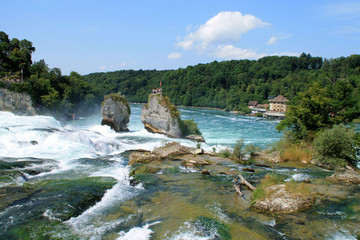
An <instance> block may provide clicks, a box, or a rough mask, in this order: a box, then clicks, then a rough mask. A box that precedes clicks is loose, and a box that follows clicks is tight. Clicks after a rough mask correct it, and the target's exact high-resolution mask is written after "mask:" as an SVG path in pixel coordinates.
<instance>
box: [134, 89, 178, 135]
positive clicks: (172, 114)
mask: <svg viewBox="0 0 360 240" xmlns="http://www.w3.org/2000/svg"><path fill="white" fill-rule="evenodd" d="M141 121H142V122H143V123H144V125H145V128H146V129H147V130H148V131H150V132H153V133H162V134H165V135H168V136H169V137H174V138H182V137H183V134H182V131H181V129H180V126H179V122H180V116H179V113H178V111H177V109H176V107H175V106H174V105H173V104H172V103H171V102H170V100H169V99H168V98H167V97H166V96H164V95H162V94H151V95H150V96H149V100H148V103H147V104H146V105H145V106H144V108H143V109H142V112H141Z"/></svg>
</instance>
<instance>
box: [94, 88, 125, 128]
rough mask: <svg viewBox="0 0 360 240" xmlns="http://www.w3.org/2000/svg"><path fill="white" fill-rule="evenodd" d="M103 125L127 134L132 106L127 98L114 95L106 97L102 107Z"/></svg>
mask: <svg viewBox="0 0 360 240" xmlns="http://www.w3.org/2000/svg"><path fill="white" fill-rule="evenodd" d="M101 115H102V118H103V119H102V121H101V125H108V126H110V127H111V128H112V129H114V130H115V131H116V132H127V131H129V129H128V128H127V124H128V123H129V119H130V106H129V103H128V101H127V100H126V98H125V96H123V95H120V94H115V93H112V94H110V95H107V96H106V97H105V101H104V102H103V103H102V107H101Z"/></svg>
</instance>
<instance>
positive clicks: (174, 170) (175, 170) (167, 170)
mask: <svg viewBox="0 0 360 240" xmlns="http://www.w3.org/2000/svg"><path fill="white" fill-rule="evenodd" d="M178 172H180V168H179V167H178V166H174V167H172V168H165V169H164V174H173V173H178Z"/></svg>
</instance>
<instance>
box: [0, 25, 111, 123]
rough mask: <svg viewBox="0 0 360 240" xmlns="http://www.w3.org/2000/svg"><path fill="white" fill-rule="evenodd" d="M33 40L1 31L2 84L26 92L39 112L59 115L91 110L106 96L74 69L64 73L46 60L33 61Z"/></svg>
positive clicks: (0, 66) (70, 115)
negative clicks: (67, 73) (49, 64)
mask: <svg viewBox="0 0 360 240" xmlns="http://www.w3.org/2000/svg"><path fill="white" fill-rule="evenodd" d="M34 51H35V47H34V46H33V44H32V42H30V41H28V40H26V39H24V40H21V41H20V40H18V39H17V38H12V39H11V40H10V38H9V36H8V35H7V34H6V33H5V32H0V80H1V81H0V87H3V88H9V89H10V90H12V91H17V92H27V93H28V94H29V95H30V96H31V97H32V101H33V105H34V107H36V108H37V109H38V111H39V112H40V113H51V114H53V115H55V116H56V117H57V118H70V117H72V116H73V114H74V113H75V114H76V115H77V116H78V115H86V114H89V113H92V111H94V110H93V106H94V105H95V104H97V105H99V106H100V104H101V102H102V101H103V99H104V95H103V93H102V91H101V90H100V89H98V88H97V87H96V86H95V85H93V84H91V83H89V82H88V81H85V79H84V78H83V76H81V75H80V74H78V73H76V72H71V73H70V75H69V76H64V75H62V74H61V70H60V69H59V68H52V69H50V68H49V67H48V65H47V64H46V63H45V61H44V60H40V61H37V62H33V61H32V58H31V55H32V53H33V52H34Z"/></svg>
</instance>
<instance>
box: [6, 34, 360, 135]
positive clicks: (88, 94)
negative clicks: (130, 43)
mask: <svg viewBox="0 0 360 240" xmlns="http://www.w3.org/2000/svg"><path fill="white" fill-rule="evenodd" d="M34 51H35V47H34V46H33V44H32V42H30V41H28V40H25V39H24V40H21V41H20V40H18V39H16V38H13V39H10V38H9V36H8V35H7V34H6V33H5V32H0V78H1V80H2V81H1V85H2V87H8V88H10V89H11V90H13V91H18V92H28V93H29V94H30V95H31V96H32V99H33V102H34V105H35V106H36V107H38V108H39V109H40V111H43V112H47V111H48V112H52V113H58V114H61V115H65V116H72V114H73V113H77V114H78V115H85V114H89V113H90V112H92V111H91V110H93V109H94V107H93V106H94V105H99V104H100V103H101V102H102V101H103V98H104V96H105V95H107V94H110V93H114V92H115V93H116V92H121V93H122V94H124V95H125V96H126V97H127V99H128V100H129V101H130V102H146V101H147V96H148V94H149V93H151V91H152V89H154V88H158V87H159V83H160V82H161V83H162V90H163V93H164V94H165V95H167V96H168V97H169V98H170V100H171V102H172V103H174V104H175V105H184V106H199V107H216V108H222V109H226V110H236V111H242V112H247V111H249V109H248V108H247V104H248V102H249V101H258V102H259V103H268V100H269V99H270V98H272V97H276V96H277V95H280V94H281V95H284V96H285V97H287V98H288V99H290V103H289V104H290V106H291V105H292V104H297V103H298V102H299V101H300V100H299V98H303V97H306V96H308V95H309V94H313V93H316V94H317V93H318V92H316V91H315V90H314V86H315V88H316V89H318V91H319V93H323V94H324V96H326V97H327V98H330V99H332V98H333V97H334V98H335V100H334V102H332V105H331V106H330V107H329V108H330V109H325V110H324V111H325V112H326V113H324V112H323V115H322V117H320V118H326V116H325V115H326V114H327V113H329V112H331V113H333V114H336V116H337V118H336V120H334V121H333V120H331V119H325V120H324V121H325V125H326V124H327V123H326V121H328V122H332V121H333V122H336V123H337V122H342V121H345V122H347V121H350V120H351V119H353V118H356V117H358V116H359V114H358V109H359V102H360V101H359V100H360V55H351V56H348V57H339V58H334V59H323V58H322V57H313V56H311V55H310V54H306V53H302V54H301V55H300V56H299V57H291V56H281V57H279V56H269V57H263V58H261V59H258V60H231V61H223V62H217V61H214V62H211V63H208V64H198V65H196V66H188V67H186V68H180V69H177V70H162V71H158V70H136V71H135V70H121V71H115V72H106V73H91V74H88V75H84V76H82V75H80V74H78V73H76V72H71V73H70V75H69V76H64V75H62V74H61V70H60V69H59V68H52V69H50V68H49V67H48V65H47V64H46V63H45V61H44V60H40V61H37V62H33V61H32V59H31V54H32V53H33V52H34ZM21 75H22V76H21ZM14 76H15V77H17V78H19V79H20V78H21V77H23V81H22V82H14V83H9V81H8V80H9V78H11V77H14ZM309 91H310V92H309ZM311 91H313V92H311ZM321 96H322V95H321ZM327 100H328V99H325V100H324V101H327ZM309 101H310V103H308V104H309V107H310V106H312V105H311V104H312V102H311V101H312V100H311V98H310V100H309ZM344 104H345V105H347V106H350V105H351V106H352V107H346V108H343V107H342V105H344ZM325 105H326V104H325ZM313 108H316V106H313ZM312 110H313V109H312ZM312 110H311V111H312ZM324 116H325V117H324ZM293 119H296V117H295V118H293ZM317 120H319V119H318V118H317ZM317 120H316V119H314V120H313V121H314V122H316V121H317ZM294 121H295V120H294ZM320 121H323V120H322V119H321V120H320ZM311 124H313V125H314V126H315V127H314V129H315V128H316V127H317V126H316V123H311ZM311 124H310V125H311ZM321 124H322V123H321ZM321 124H320V125H321ZM321 126H322V125H321ZM321 126H320V127H321ZM282 127H283V128H291V127H292V123H291V121H290V122H288V123H287V124H285V123H284V124H283V126H282ZM303 129H304V127H303Z"/></svg>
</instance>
